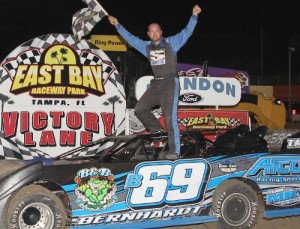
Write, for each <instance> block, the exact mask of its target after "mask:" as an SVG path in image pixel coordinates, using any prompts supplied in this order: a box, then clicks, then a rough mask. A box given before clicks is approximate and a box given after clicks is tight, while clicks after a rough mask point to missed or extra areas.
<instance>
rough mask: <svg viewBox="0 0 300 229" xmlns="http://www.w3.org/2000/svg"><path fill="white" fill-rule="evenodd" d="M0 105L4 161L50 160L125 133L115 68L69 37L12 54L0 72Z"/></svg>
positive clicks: (36, 42) (42, 40) (40, 40)
mask: <svg viewBox="0 0 300 229" xmlns="http://www.w3.org/2000/svg"><path fill="white" fill-rule="evenodd" d="M0 100H1V120H2V122H1V132H0V137H1V148H2V149H3V151H4V154H3V152H2V153H1V154H0V156H4V158H10V157H13V158H15V157H17V158H20V157H21V158H22V157H23V159H27V158H28V159H30V157H32V156H33V155H34V154H36V153H39V152H40V151H42V152H44V153H46V154H48V155H50V156H51V157H54V156H57V155H59V154H62V153H64V152H67V151H69V150H70V149H73V148H75V147H78V146H86V145H90V144H91V142H92V141H94V140H97V139H99V138H103V137H105V136H110V135H118V134H120V133H122V132H124V130H125V108H126V104H125V94H124V88H123V84H122V82H121V78H120V75H119V73H118V71H117V69H116V67H115V66H114V64H113V63H112V62H111V60H110V59H109V58H108V57H107V55H106V54H105V53H104V52H103V51H102V50H100V49H98V48H97V47H95V46H94V45H92V44H91V43H89V42H88V41H86V40H81V41H79V42H78V41H76V40H75V38H74V37H73V36H71V35H64V34H49V35H44V36H41V37H37V38H34V39H32V40H30V41H28V42H26V43H24V44H22V45H21V46H19V47H17V48H16V49H15V50H13V51H12V52H11V53H10V54H9V55H8V56H7V57H6V59H5V60H4V61H3V62H2V63H1V66H0ZM18 149H23V151H26V152H25V153H24V152H23V151H22V152H20V151H19V150H18ZM1 151H2V150H1ZM20 153H21V154H22V156H20Z"/></svg>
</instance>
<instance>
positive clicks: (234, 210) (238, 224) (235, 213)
mask: <svg viewBox="0 0 300 229" xmlns="http://www.w3.org/2000/svg"><path fill="white" fill-rule="evenodd" d="M261 202H262V201H261V199H260V197H259V196H258V194H257V193H256V191H254V190H253V189H252V188H251V187H250V186H249V185H248V184H246V183H243V182H241V181H238V180H235V179H232V180H228V181H226V182H224V183H223V184H221V185H220V186H219V187H218V188H217V189H216V190H215V192H214V196H213V203H212V208H213V212H214V214H215V215H216V216H217V218H218V222H219V227H220V228H222V229H229V228H238V229H244V228H252V227H254V225H255V224H256V223H257V222H258V220H259V219H260V217H261V215H260V214H261V211H260V206H261Z"/></svg>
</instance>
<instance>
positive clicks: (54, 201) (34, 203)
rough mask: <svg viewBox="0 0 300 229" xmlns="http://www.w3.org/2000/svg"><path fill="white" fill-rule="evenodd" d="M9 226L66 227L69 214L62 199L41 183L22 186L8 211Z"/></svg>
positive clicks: (21, 227) (47, 228)
mask: <svg viewBox="0 0 300 229" xmlns="http://www.w3.org/2000/svg"><path fill="white" fill-rule="evenodd" d="M4 219H6V220H7V223H6V225H7V228H8V229H11V228H16V229H23V228H24V229H25V228H43V229H53V228H56V229H58V228H65V227H66V221H67V214H66V210H65V207H64V205H63V203H62V202H61V201H60V199H59V198H58V197H57V196H56V195H55V194H54V193H52V192H51V191H49V190H48V189H46V188H44V187H42V186H40V185H28V186H25V187H23V188H21V189H20V190H19V191H18V192H17V193H16V194H15V195H14V196H13V197H12V199H11V200H10V202H9V204H8V208H7V211H6V217H5V218H4Z"/></svg>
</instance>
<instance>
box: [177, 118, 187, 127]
mask: <svg viewBox="0 0 300 229" xmlns="http://www.w3.org/2000/svg"><path fill="white" fill-rule="evenodd" d="M188 122H189V118H184V119H178V125H179V126H186V125H187V123H188Z"/></svg>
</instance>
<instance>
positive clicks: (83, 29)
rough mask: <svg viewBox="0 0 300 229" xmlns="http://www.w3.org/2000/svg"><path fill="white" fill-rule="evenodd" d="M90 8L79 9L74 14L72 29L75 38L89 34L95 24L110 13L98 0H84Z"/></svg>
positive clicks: (78, 38)
mask: <svg viewBox="0 0 300 229" xmlns="http://www.w3.org/2000/svg"><path fill="white" fill-rule="evenodd" d="M83 1H84V2H85V3H86V4H87V5H88V8H84V9H82V10H79V11H78V12H76V13H75V14H74V15H73V20H72V31H73V34H74V36H75V38H76V39H77V40H78V41H79V40H80V39H81V37H83V36H85V35H87V34H89V33H90V32H91V31H92V29H93V28H94V26H95V25H96V24H97V23H98V22H99V21H100V20H101V19H102V18H104V17H105V16H106V15H108V13H107V12H106V11H105V9H104V8H103V7H102V6H101V5H100V4H99V3H98V2H97V0H83Z"/></svg>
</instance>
